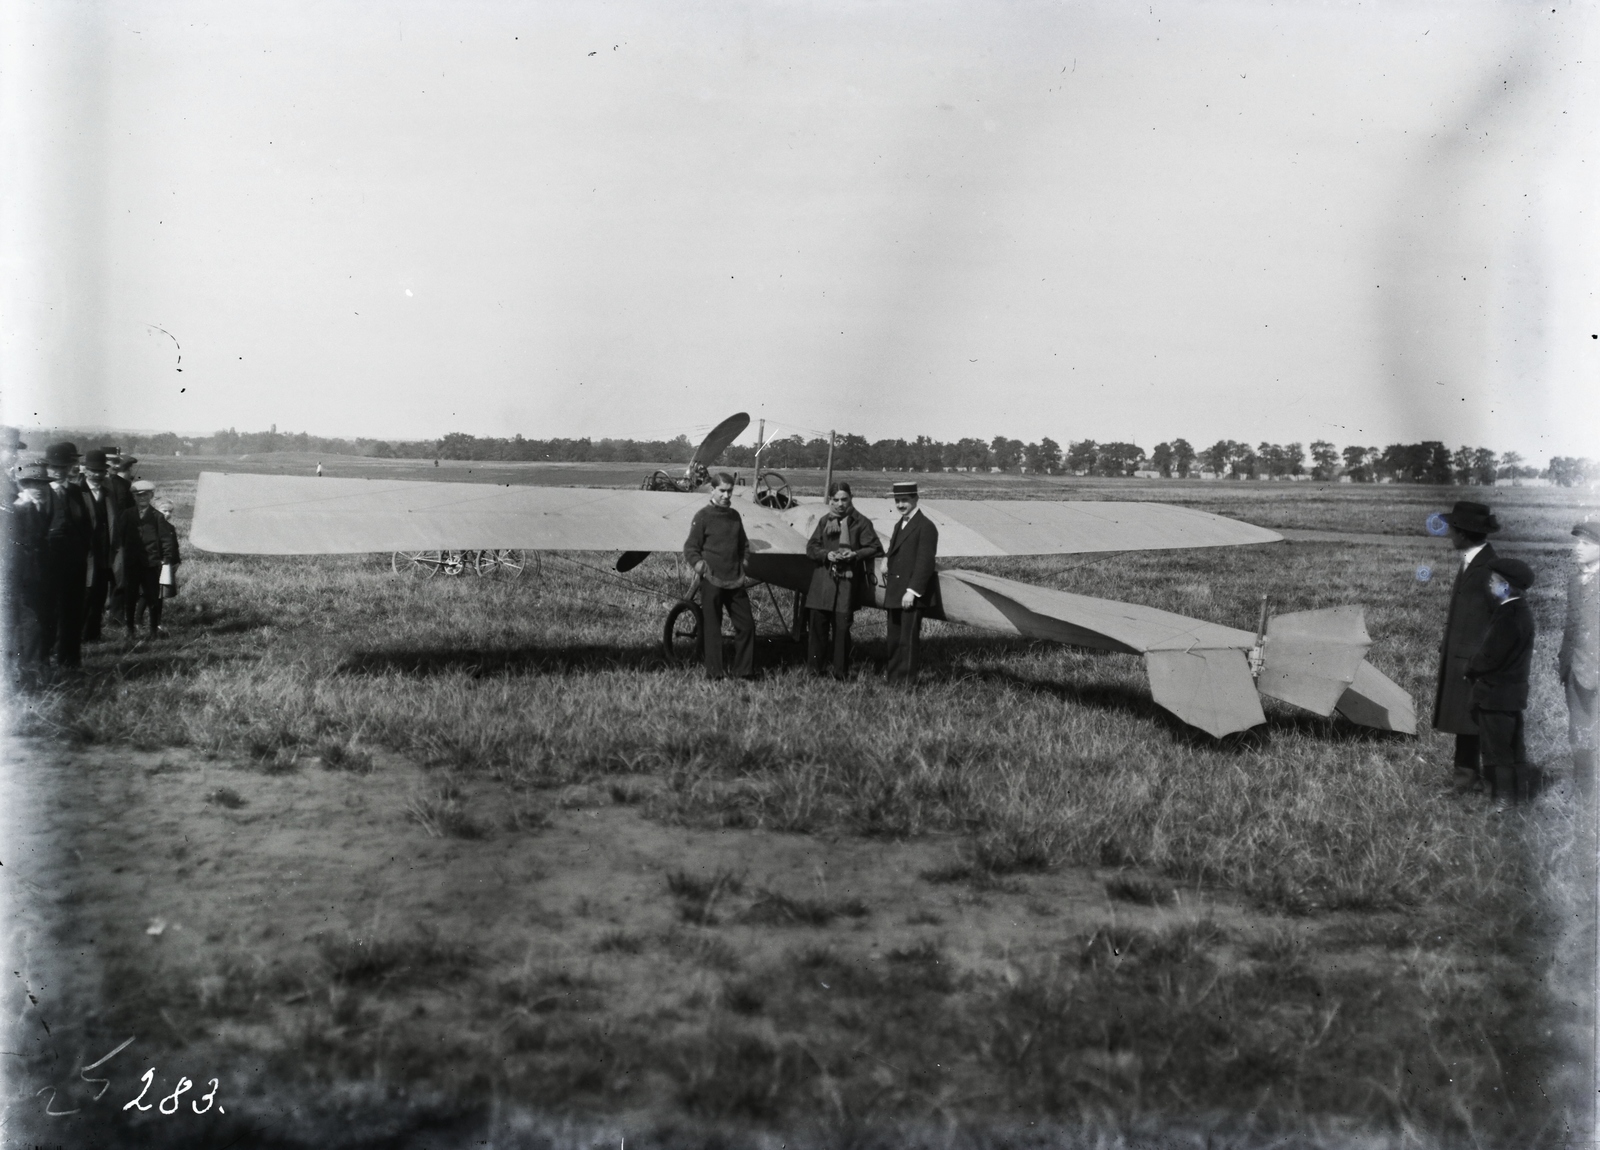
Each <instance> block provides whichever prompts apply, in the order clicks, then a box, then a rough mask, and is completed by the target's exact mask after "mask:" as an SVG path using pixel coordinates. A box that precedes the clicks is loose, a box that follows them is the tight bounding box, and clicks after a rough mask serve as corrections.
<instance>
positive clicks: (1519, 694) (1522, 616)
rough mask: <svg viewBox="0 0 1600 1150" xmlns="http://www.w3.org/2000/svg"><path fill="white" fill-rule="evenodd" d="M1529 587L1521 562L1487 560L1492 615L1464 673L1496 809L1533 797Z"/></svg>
mask: <svg viewBox="0 0 1600 1150" xmlns="http://www.w3.org/2000/svg"><path fill="white" fill-rule="evenodd" d="M1532 586H1533V568H1531V567H1529V566H1528V565H1527V564H1526V563H1524V562H1523V561H1522V560H1520V559H1508V558H1505V557H1501V558H1498V559H1495V560H1494V561H1493V562H1491V563H1490V564H1489V587H1488V592H1487V594H1488V597H1489V598H1490V599H1491V600H1492V601H1493V602H1494V603H1495V608H1494V613H1493V614H1492V615H1491V616H1490V617H1489V629H1488V631H1487V632H1486V633H1485V635H1484V637H1483V643H1482V645H1481V646H1479V648H1478V650H1477V651H1476V653H1474V654H1473V656H1472V658H1471V659H1469V660H1468V661H1467V666H1466V671H1465V674H1466V677H1467V680H1468V681H1469V682H1470V683H1471V684H1472V721H1473V722H1474V723H1475V724H1476V725H1477V728H1478V737H1479V740H1480V748H1481V750H1482V754H1483V771H1484V776H1485V779H1486V780H1487V781H1488V783H1489V785H1490V794H1491V796H1492V798H1493V800H1494V809H1495V811H1496V812H1497V813H1498V812H1501V811H1508V810H1510V809H1511V807H1512V806H1513V805H1514V804H1515V803H1517V802H1519V801H1522V800H1524V799H1527V798H1531V797H1532V795H1531V793H1530V791H1531V783H1532V778H1531V775H1530V772H1529V771H1528V752H1527V748H1526V747H1525V746H1524V744H1523V730H1522V712H1523V710H1524V709H1525V708H1526V707H1527V705H1528V669H1529V668H1530V667H1531V666H1532V664H1533V639H1534V624H1533V612H1532V611H1530V610H1529V609H1528V601H1527V599H1526V598H1524V597H1523V596H1524V592H1526V591H1527V589H1528V588H1529V587H1532Z"/></svg>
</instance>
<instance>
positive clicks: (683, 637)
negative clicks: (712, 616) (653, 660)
mask: <svg viewBox="0 0 1600 1150" xmlns="http://www.w3.org/2000/svg"><path fill="white" fill-rule="evenodd" d="M661 646H662V649H663V650H664V651H665V652H666V655H667V661H668V662H671V663H679V664H687V663H695V662H698V661H699V659H700V656H701V646H700V604H699V603H697V602H695V601H694V600H693V599H680V600H678V602H676V603H674V604H673V605H672V610H670V611H668V612H667V624H666V626H665V627H663V628H662V629H661Z"/></svg>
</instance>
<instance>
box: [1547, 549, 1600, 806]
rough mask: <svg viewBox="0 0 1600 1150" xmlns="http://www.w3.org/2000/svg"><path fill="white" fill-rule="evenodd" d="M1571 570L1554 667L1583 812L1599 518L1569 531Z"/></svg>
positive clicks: (1596, 715) (1597, 671)
mask: <svg viewBox="0 0 1600 1150" xmlns="http://www.w3.org/2000/svg"><path fill="white" fill-rule="evenodd" d="M1572 535H1573V544H1572V573H1571V574H1570V575H1568V576H1567V621H1566V626H1565V627H1563V628H1562V631H1561V651H1560V653H1559V654H1558V655H1557V656H1556V669H1557V670H1558V671H1559V672H1560V673H1561V685H1562V686H1563V687H1565V688H1566V692H1567V738H1568V740H1569V741H1570V743H1571V746H1572V784H1573V790H1574V792H1575V793H1576V794H1577V795H1578V797H1579V798H1580V799H1581V800H1582V801H1583V803H1584V807H1585V811H1586V815H1585V817H1588V818H1592V817H1593V815H1592V814H1590V813H1587V808H1588V804H1590V803H1591V802H1593V800H1594V768H1595V763H1594V759H1595V745H1596V742H1597V741H1600V740H1597V737H1596V736H1597V732H1600V705H1597V702H1600V700H1597V696H1600V519H1595V518H1589V519H1585V520H1583V521H1582V522H1581V523H1579V524H1578V525H1577V526H1576V527H1574V528H1573V529H1572Z"/></svg>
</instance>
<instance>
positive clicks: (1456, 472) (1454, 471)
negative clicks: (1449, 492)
mask: <svg viewBox="0 0 1600 1150" xmlns="http://www.w3.org/2000/svg"><path fill="white" fill-rule="evenodd" d="M1450 476H1451V478H1452V479H1454V480H1455V481H1456V482H1457V483H1461V484H1467V483H1471V482H1472V448H1470V447H1468V446H1467V445H1466V444H1465V443H1463V444H1462V445H1461V446H1460V447H1458V448H1456V449H1455V451H1453V452H1452V453H1451V454H1450Z"/></svg>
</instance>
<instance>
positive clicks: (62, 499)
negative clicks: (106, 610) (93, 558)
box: [44, 443, 93, 671]
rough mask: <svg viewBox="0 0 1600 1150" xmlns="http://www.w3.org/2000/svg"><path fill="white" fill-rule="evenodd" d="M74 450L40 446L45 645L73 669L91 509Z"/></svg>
mask: <svg viewBox="0 0 1600 1150" xmlns="http://www.w3.org/2000/svg"><path fill="white" fill-rule="evenodd" d="M78 459H79V456H78V449H77V447H76V446H74V445H73V444H71V443H52V444H51V445H50V446H49V447H47V448H45V449H44V464H45V470H46V471H47V472H48V473H49V476H50V493H51V501H50V502H51V510H50V528H49V530H48V531H47V532H46V534H45V555H46V560H47V563H46V579H47V581H48V587H47V592H48V594H49V595H50V596H51V598H52V599H53V604H52V606H53V610H52V611H51V612H50V617H49V618H48V619H47V620H46V622H45V643H46V646H48V647H49V648H50V649H51V650H53V651H54V652H55V660H56V667H57V668H58V669H60V670H65V671H75V670H76V669H77V668H78V667H79V666H81V665H82V663H83V608H84V604H85V601H86V598H87V594H88V590H89V547H90V542H91V534H92V530H93V528H92V522H93V520H92V513H91V512H90V510H89V507H88V505H87V503H86V502H85V500H86V493H85V489H84V488H83V487H82V486H80V485H79V484H78V483H77V482H75V481H74V477H73V471H74V470H75V469H76V467H77V465H78Z"/></svg>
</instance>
